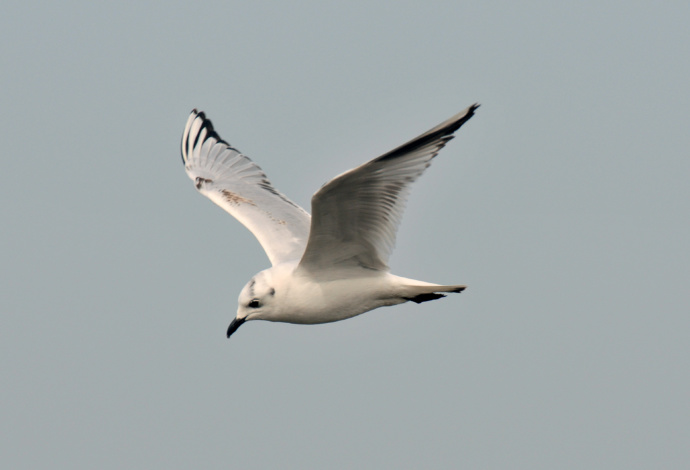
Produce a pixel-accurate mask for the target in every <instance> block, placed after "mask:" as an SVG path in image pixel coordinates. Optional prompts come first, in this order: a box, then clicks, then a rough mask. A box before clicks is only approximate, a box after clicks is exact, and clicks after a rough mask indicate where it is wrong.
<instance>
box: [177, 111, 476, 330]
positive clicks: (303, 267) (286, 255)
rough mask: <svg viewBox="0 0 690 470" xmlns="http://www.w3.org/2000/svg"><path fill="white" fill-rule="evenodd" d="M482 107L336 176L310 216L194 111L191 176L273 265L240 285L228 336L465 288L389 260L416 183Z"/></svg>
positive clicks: (187, 155)
mask: <svg viewBox="0 0 690 470" xmlns="http://www.w3.org/2000/svg"><path fill="white" fill-rule="evenodd" d="M476 108H477V105H473V106H471V107H469V108H467V109H466V110H465V111H463V112H462V113H460V114H458V115H456V116H454V117H452V118H451V119H449V120H448V121H446V122H444V123H442V124H440V125H438V126H436V127H435V128H433V129H431V130H430V131H428V132H426V133H424V134H422V135H421V136H419V137H417V138H416V139H413V140H412V141H410V142H408V143H407V144H404V145H402V146H400V147H398V148H397V149H395V150H393V151H391V152H388V153H387V154H384V155H382V156H381V157H378V158H376V159H374V160H371V161H370V162H367V163H365V164H364V165H361V166H359V167H357V168H355V169H352V170H350V171H348V172H345V173H343V174H341V175H339V176H337V177H336V178H334V179H332V180H331V181H330V182H328V183H327V184H325V185H324V186H323V187H322V188H321V189H319V190H318V191H317V192H316V194H314V196H313V198H312V213H313V217H310V215H309V214H308V213H307V212H306V211H304V210H303V209H302V208H300V207H299V206H297V205H296V204H295V203H293V202H292V201H290V200H289V199H288V198H287V197H285V196H284V195H282V194H281V193H279V192H278V191H277V190H276V189H275V188H274V187H273V186H272V185H271V183H270V182H269V181H268V179H267V178H266V175H265V174H264V173H263V172H262V171H261V169H260V168H259V167H258V166H257V165H256V164H255V163H254V162H252V161H251V160H249V159H248V158H247V157H246V156H244V155H242V154H240V153H239V152H238V151H237V150H236V149H234V148H233V147H231V146H230V145H229V144H228V143H227V142H225V141H223V140H222V139H221V138H220V136H218V134H217V133H216V132H215V131H214V130H213V125H212V124H211V122H210V121H209V120H208V119H206V117H205V115H204V113H197V111H196V110H194V111H192V113H191V115H190V117H189V120H188V121H187V126H186V128H185V131H184V134H183V137H182V160H183V162H184V164H185V169H186V171H187V174H188V175H189V177H190V178H191V179H192V180H193V181H194V183H195V186H196V188H197V189H198V190H199V191H200V192H201V193H202V194H204V195H205V196H207V197H209V198H210V199H211V200H212V201H214V202H215V203H216V204H218V205H219V206H221V207H223V208H224V209H225V210H227V211H228V212H229V213H230V214H231V215H233V216H234V217H235V218H237V219H238V220H239V221H240V222H242V223H243V224H244V225H245V226H246V227H247V228H248V229H249V230H251V231H252V232H253V233H254V235H255V236H256V237H257V238H258V239H259V241H260V243H261V245H262V246H263V247H264V249H265V251H266V254H267V255H268V257H269V259H270V261H271V264H272V265H273V266H272V267H271V268H269V269H266V270H264V271H261V272H260V273H258V274H257V275H255V276H254V277H253V278H252V279H251V280H250V281H249V282H248V283H247V285H246V286H245V287H244V289H242V292H241V293H240V296H239V299H238V300H239V302H238V303H239V307H238V310H237V314H236V317H235V319H234V320H233V321H232V322H231V324H230V327H229V328H228V337H229V336H230V335H231V334H232V333H233V332H234V331H235V330H236V329H237V328H239V326H241V325H242V324H243V323H244V322H245V321H248V320H268V321H276V322H286V323H300V324H316V323H329V322H335V321H339V320H344V319H347V318H351V317H354V316H356V315H359V314H361V313H364V312H367V311H369V310H373V309H375V308H378V307H383V306H391V305H396V304H400V303H404V302H407V301H413V302H417V303H421V302H426V301H429V300H435V299H438V298H441V297H444V295H443V293H447V292H461V291H462V290H463V289H464V288H465V286H462V285H450V286H448V285H438V284H431V283H428V282H422V281H416V280H413V279H407V278H403V277H399V276H395V275H393V274H391V273H390V272H389V269H388V264H387V261H388V256H389V255H390V252H391V250H392V248H393V244H394V242H395V234H396V230H397V226H398V224H399V222H400V218H401V217H402V212H403V208H404V202H405V199H406V196H407V193H408V191H409V186H410V184H411V183H412V182H414V181H415V180H416V179H417V177H419V176H420V175H421V174H422V172H423V171H424V170H425V169H426V168H427V167H428V166H429V164H430V161H431V159H432V158H433V157H434V156H436V154H437V153H438V151H439V150H440V149H441V148H442V147H443V146H444V145H445V143H446V142H447V141H448V140H450V139H451V138H452V137H453V135H452V134H453V132H455V131H456V130H457V129H458V128H459V127H460V126H461V125H462V124H463V123H465V122H466V121H467V120H468V119H469V118H470V117H472V115H473V113H474V110H475V109H476Z"/></svg>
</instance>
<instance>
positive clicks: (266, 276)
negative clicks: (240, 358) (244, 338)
mask: <svg viewBox="0 0 690 470" xmlns="http://www.w3.org/2000/svg"><path fill="white" fill-rule="evenodd" d="M271 281H272V276H271V273H270V270H266V271H262V272H260V273H259V274H257V275H256V276H254V277H253V278H252V279H251V280H250V281H249V282H248V283H247V285H245V286H244V288H243V289H242V292H240V296H239V298H238V300H237V303H238V305H237V315H236V316H235V319H234V320H232V322H231V323H230V326H229V327H228V338H229V337H230V335H232V334H233V333H234V332H235V331H236V330H237V329H238V328H239V327H240V326H242V324H243V323H244V322H246V321H249V320H267V319H270V317H271V315H272V313H274V312H275V310H276V309H277V302H276V289H275V287H273V286H272V282H271Z"/></svg>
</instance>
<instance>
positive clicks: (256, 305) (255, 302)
mask: <svg viewBox="0 0 690 470" xmlns="http://www.w3.org/2000/svg"><path fill="white" fill-rule="evenodd" d="M247 307H249V308H259V307H261V304H260V303H259V301H258V300H257V299H252V301H251V302H249V303H248V304H247Z"/></svg>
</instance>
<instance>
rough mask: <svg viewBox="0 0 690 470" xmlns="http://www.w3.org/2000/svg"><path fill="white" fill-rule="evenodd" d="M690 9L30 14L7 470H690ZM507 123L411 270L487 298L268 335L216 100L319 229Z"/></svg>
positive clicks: (6, 243)
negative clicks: (328, 217) (456, 122)
mask: <svg viewBox="0 0 690 470" xmlns="http://www.w3.org/2000/svg"><path fill="white" fill-rule="evenodd" d="M688 18H690V6H689V5H688V3H687V2H680V1H675V2H673V1H669V2H623V1H597V2H594V1H585V2H578V3H577V4H574V3H572V2H560V3H559V2H547V1H530V2H485V1H483V2H480V1H469V2H448V1H444V2H440V1H424V2H421V1H419V2H409V1H405V2H372V1H350V2H340V3H335V2H322V1H300V2H276V1H268V2H236V1H222V2H221V1H209V2H200V3H199V2H196V3H195V2H136V3H135V2H120V3H115V2H78V1H69V0H67V1H64V2H14V1H9V2H5V3H4V4H3V13H2V15H0V48H2V54H0V69H1V70H2V73H1V74H0V84H1V85H2V93H0V103H1V104H2V113H1V115H0V136H1V138H2V146H3V151H2V155H3V170H2V175H3V184H2V185H0V198H1V199H0V200H1V202H2V204H1V207H2V209H1V210H2V229H1V230H0V242H1V245H0V247H1V249H0V257H1V258H0V284H1V285H2V286H3V287H2V294H1V295H0V311H1V314H2V317H1V318H2V331H3V334H2V341H0V373H1V374H2V382H3V385H2V387H0V435H1V437H2V442H3V444H2V448H3V450H2V452H1V453H0V467H2V468H12V469H36V468H51V469H55V468H70V469H93V468H99V469H123V468H167V469H176V468H181V469H182V468H184V469H189V468H204V469H214V468H219V469H220V468H223V469H226V468H238V469H262V468H290V469H292V468H294V469H305V468H314V469H325V468H328V469H340V468H343V469H345V468H363V469H369V468H371V469H381V468H468V469H470V468H471V469H496V468H510V469H529V470H535V469H554V468H558V469H595V468H601V469H626V470H629V469H649V468H681V467H683V466H684V465H687V462H688V461H690V450H689V447H688V442H690V426H689V423H690V407H689V406H688V396H690V377H689V375H688V374H689V373H688V371H689V370H690V315H689V313H690V301H689V300H688V283H689V281H690V268H689V266H690V248H689V247H688V240H690V220H689V214H690V184H689V179H690V178H689V177H690V158H689V155H688V152H689V150H688V149H689V148H690V145H689V144H690V137H689V136H690V133H689V132H688V127H689V126H688V124H690V123H689V120H688V109H690V91H689V90H690V88H689V87H688V84H689V83H690V62H689V61H688V57H690V28H688ZM474 102H480V103H481V107H480V108H479V110H478V111H477V114H476V115H475V117H474V118H473V119H472V120H471V121H470V122H468V123H467V124H466V125H465V126H463V127H462V129H461V130H460V131H459V132H458V134H457V138H456V139H454V140H453V141H452V142H451V143H450V144H449V145H448V146H447V147H446V148H445V149H444V150H443V151H442V152H441V153H440V155H439V157H438V158H436V159H435V160H434V163H433V165H432V166H431V167H430V168H429V170H428V171H427V172H426V173H425V174H424V176H423V177H422V178H421V179H420V180H419V181H418V182H417V183H416V184H415V185H414V187H413V188H412V193H411V197H410V200H409V204H408V208H407V211H406V213H405V217H404V219H403V223H402V225H401V227H400V232H399V237H398V243H397V247H396V249H395V251H394V254H393V257H392V259H391V265H392V268H393V271H394V272H395V273H396V274H398V275H402V276H405V277H412V278H415V279H423V280H426V281H430V282H437V283H443V284H467V285H468V289H467V290H466V291H465V292H464V293H463V294H461V295H453V296H451V297H448V298H446V299H442V300H439V301H435V302H428V303H425V304H422V305H416V304H411V305H407V304H406V305H402V306H397V307H393V308H384V309H379V310H375V311H372V312H369V313H367V314H365V315H362V316H359V317H356V318H354V319H350V320H347V321H344V322H340V323H333V324H328V325H318V326H297V325H287V324H279V323H268V322H252V323H249V324H247V325H245V326H244V327H243V328H241V329H240V330H239V331H238V332H237V333H236V334H235V335H234V336H233V337H232V339H231V340H227V339H226V338H225V330H226V328H227V325H228V323H229V322H230V320H231V319H232V317H233V316H234V315H235V311H236V302H237V295H238V294H239V292H240V290H241V288H242V286H243V285H244V284H245V283H246V282H247V281H248V280H249V279H250V278H251V276H252V275H254V274H255V273H256V272H258V271H260V270H262V269H265V268H267V267H268V266H269V263H268V259H267V258H266V256H265V254H264V252H263V251H262V249H261V247H260V246H259V244H258V243H257V242H256V240H255V239H254V238H253V236H252V235H251V234H250V233H249V232H248V231H247V230H246V229H244V227H242V226H241V225H240V224H239V223H238V222H236V221H235V220H234V219H232V217H230V216H229V215H227V214H226V213H224V212H223V211H222V210H221V209H219V208H218V207H216V206H215V205H214V204H212V203H211V202H210V201H208V200H207V199H205V198H204V197H202V196H200V195H199V194H198V193H197V192H196V191H195V189H194V187H193V184H192V182H191V181H190V180H189V179H188V177H187V176H186V174H185V172H184V168H183V166H182V164H181V160H180V155H179V142H180V136H181V133H182V130H183V128H184V124H185V122H186V119H187V116H188V113H189V112H190V110H191V109H192V108H199V109H201V110H204V111H206V113H207V115H208V116H209V117H210V118H211V119H212V120H213V122H214V124H215V127H216V129H217V130H218V132H219V133H220V135H221V136H222V137H223V138H224V139H225V140H227V141H228V142H230V143H232V144H233V145H234V146H236V147H237V148H239V149H240V150H241V151H242V152H243V153H245V154H247V155H248V156H250V157H251V158H252V159H254V160H255V161H256V162H258V163H259V165H261V167H262V168H263V169H264V170H265V171H266V173H267V174H268V176H269V177H270V179H271V180H272V182H273V183H274V185H275V186H276V187H277V188H279V189H280V190H281V191H282V192H284V193H285V194H287V195H288V196H289V197H291V198H292V199H293V200H294V201H295V202H297V203H298V204H300V205H302V206H303V207H305V208H306V209H307V210H308V209H309V200H310V197H311V194H312V193H313V192H314V191H315V190H316V189H317V188H318V187H319V186H320V185H321V184H323V183H324V182H326V181H327V180H329V179H330V178H331V177H333V176H335V175H336V174H338V173H341V172H343V171H345V170H347V169H349V168H352V167H354V166H356V165H358V164H360V163H363V162H364V161H366V160H368V159H370V158H373V157H376V156H378V155H380V154H382V153H384V152H386V151H388V150H390V149H392V148H393V147H395V146H397V145H399V144H401V143H403V142H405V141H407V140H409V139H410V138H413V137H415V136H417V135H418V134H420V133H422V132H424V131H426V130H427V129H429V128H430V127H432V126H434V125H436V124H438V123H439V122H441V121H443V120H445V119H447V118H448V117H450V116H451V115H453V114H455V113H457V112H459V111H461V110H462V109H464V108H465V107H467V106H468V105H470V104H472V103H474Z"/></svg>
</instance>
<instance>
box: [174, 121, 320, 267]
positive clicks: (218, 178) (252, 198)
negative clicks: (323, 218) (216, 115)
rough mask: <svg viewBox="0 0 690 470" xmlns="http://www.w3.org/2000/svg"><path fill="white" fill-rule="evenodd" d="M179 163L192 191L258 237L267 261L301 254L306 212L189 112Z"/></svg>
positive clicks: (307, 219) (305, 235) (210, 126)
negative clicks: (192, 187)
mask: <svg viewBox="0 0 690 470" xmlns="http://www.w3.org/2000/svg"><path fill="white" fill-rule="evenodd" d="M181 147H182V148H181V150H182V162H183V163H184V166H185V170H186V171H187V175H189V177H190V178H191V180H192V181H193V182H194V185H195V186H196V189H197V190H198V191H199V192H200V193H201V194H203V195H204V196H206V197H208V198H209V199H211V200H212V201H213V202H215V203H216V204H217V205H219V206H220V207H222V208H223V209H225V210H226V211H227V212H228V213H230V215H232V216H233V217H235V218H236V219H237V220H239V221H240V222H241V223H242V224H243V225H244V226H245V227H247V228H248V229H249V230H250V231H251V232H252V233H253V234H254V236H255V237H256V238H257V239H258V240H259V243H261V246H262V247H263V249H264V250H265V251H266V255H268V258H269V260H270V261H271V264H273V265H276V264H279V263H281V262H284V261H290V260H296V259H299V258H300V257H301V256H302V253H303V252H304V247H305V245H306V242H307V238H308V236H309V224H310V216H309V214H308V213H307V212H305V211H304V209H302V208H301V207H299V206H298V205H297V204H295V203H294V202H292V201H291V200H289V199H288V198H287V197H285V196H284V195H283V194H281V193H280V192H279V191H278V190H276V189H275V188H274V187H273V185H272V184H271V182H270V181H269V180H268V178H267V177H266V175H265V174H264V172H263V171H262V170H261V168H260V167H259V166H258V165H257V164H256V163H254V162H253V161H252V160H250V159H249V158H248V157H246V156H245V155H242V154H241V153H240V152H239V151H238V150H237V149H235V148H234V147H232V146H231V145H230V144H228V143H227V142H225V141H224V140H223V139H221V138H220V136H219V135H218V133H216V131H215V130H214V129H213V124H212V123H211V121H210V120H209V119H207V118H206V116H205V114H204V113H203V112H201V113H199V112H197V110H196V109H195V110H193V111H192V113H191V114H190V115H189V119H188V120H187V125H186V126H185V129H184V132H183V134H182V145H181Z"/></svg>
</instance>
